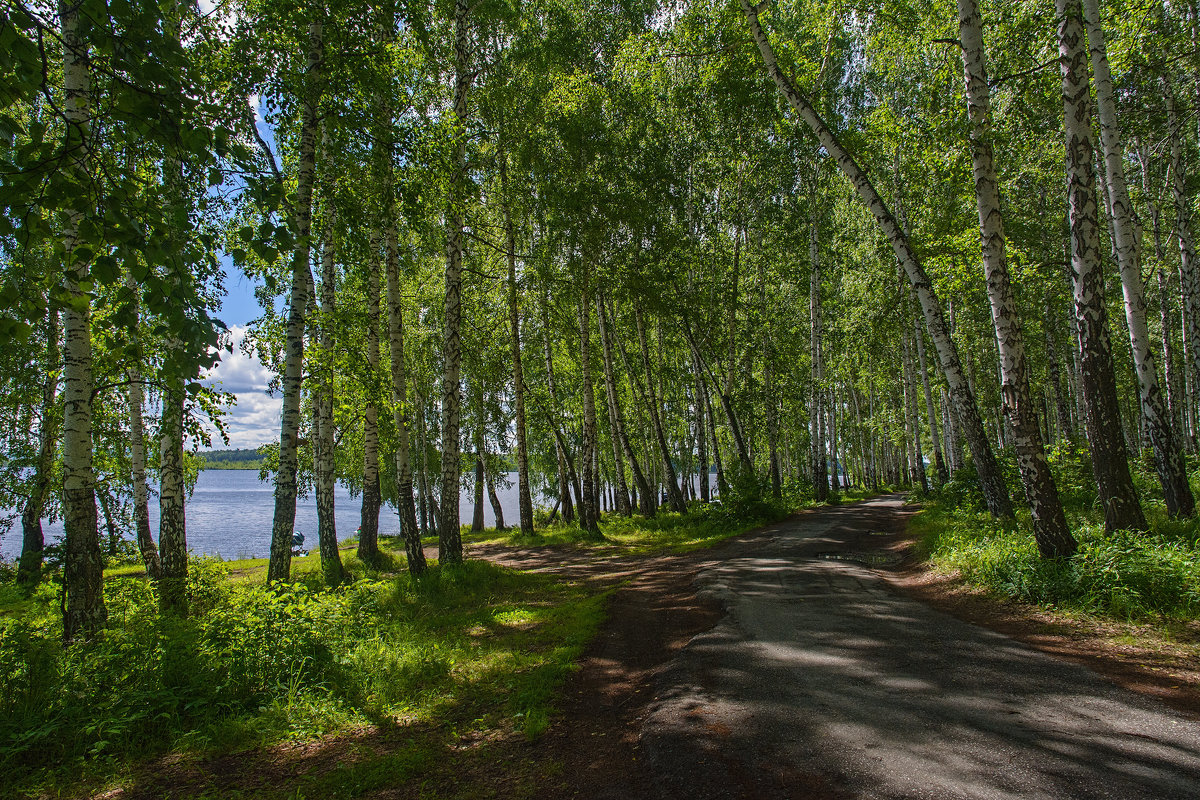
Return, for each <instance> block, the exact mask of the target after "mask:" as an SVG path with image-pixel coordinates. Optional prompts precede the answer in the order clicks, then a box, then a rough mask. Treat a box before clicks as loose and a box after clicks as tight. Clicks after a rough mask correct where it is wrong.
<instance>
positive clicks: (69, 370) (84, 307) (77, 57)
mask: <svg viewBox="0 0 1200 800" xmlns="http://www.w3.org/2000/svg"><path fill="white" fill-rule="evenodd" d="M58 15H59V24H60V26H61V33H62V48H63V50H62V53H63V108H62V110H63V116H64V117H65V118H66V123H67V124H66V137H67V142H68V145H69V149H70V150H73V151H74V152H75V153H76V155H75V157H74V158H73V159H71V161H70V162H69V163H68V165H67V168H68V169H70V170H72V171H73V172H75V173H77V174H78V177H79V179H80V181H81V182H82V181H84V180H86V179H87V171H88V168H89V161H90V158H91V154H90V150H89V145H88V142H89V136H90V128H91V115H92V111H91V105H90V95H91V89H92V75H91V66H90V63H89V60H88V58H89V57H88V48H87V45H86V44H85V43H84V40H83V37H82V36H81V35H80V18H79V15H80V9H79V5H78V4H76V3H72V2H70V0H60V1H59V5H58ZM84 218H85V212H84V210H83V209H81V208H71V209H68V210H67V213H66V219H65V221H64V223H63V232H62V243H63V253H64V255H65V257H66V268H65V270H64V276H63V282H64V286H63V288H64V289H65V290H66V293H67V296H68V299H69V302H68V303H67V305H66V307H65V308H64V310H63V370H62V380H63V445H62V446H63V452H62V481H63V488H62V505H63V533H64V540H65V549H66V553H65V556H64V559H63V586H64V588H65V590H66V595H67V598H66V613H65V615H64V618H63V639H64V640H65V641H67V642H68V643H69V642H72V641H75V640H76V639H80V638H82V639H89V638H91V637H92V636H94V635H95V634H96V633H97V632H98V631H99V630H100V629H101V628H102V627H104V623H105V621H106V620H107V619H108V612H107V610H106V609H105V607H104V556H103V555H102V554H101V552H100V534H99V530H98V528H97V525H98V520H97V516H96V475H95V472H94V470H93V466H92V390H93V389H94V387H95V379H94V376H93V373H92V303H91V298H90V297H89V296H88V294H87V293H86V292H85V291H84V290H83V289H82V288H81V286H80V285H81V284H83V283H85V282H87V280H88V266H89V265H88V262H87V261H86V260H85V259H84V258H83V257H81V255H79V254H77V252H76V250H77V248H78V247H79V246H80V241H79V227H80V224H81V223H82V222H83V220H84Z"/></svg>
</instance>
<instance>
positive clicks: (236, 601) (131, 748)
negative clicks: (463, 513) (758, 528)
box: [0, 559, 603, 795]
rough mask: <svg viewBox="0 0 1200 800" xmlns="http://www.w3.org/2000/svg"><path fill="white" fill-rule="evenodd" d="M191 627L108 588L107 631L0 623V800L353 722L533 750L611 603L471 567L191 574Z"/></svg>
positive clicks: (44, 610) (148, 601) (120, 585)
mask: <svg viewBox="0 0 1200 800" xmlns="http://www.w3.org/2000/svg"><path fill="white" fill-rule="evenodd" d="M189 588H190V594H191V601H192V608H193V614H192V616H191V617H189V618H187V619H178V618H173V617H164V616H160V615H159V613H158V611H157V605H156V602H155V599H154V597H153V595H152V592H151V588H150V586H149V585H148V584H146V583H145V582H143V581H141V580H130V579H110V580H108V581H107V583H106V594H107V602H108V608H109V614H110V624H109V627H108V628H107V629H106V630H105V631H104V632H103V634H102V635H101V636H100V637H99V638H98V639H97V640H96V641H94V642H91V643H89V644H81V645H76V646H72V647H69V648H64V647H63V646H62V644H61V622H60V621H59V619H58V615H57V613H56V610H57V609H56V605H57V599H56V598H55V596H54V593H53V592H48V593H45V594H47V595H48V596H45V597H42V598H41V601H40V602H38V598H37V597H35V599H34V601H35V604H34V607H33V608H32V609H31V610H29V611H27V613H24V614H21V615H20V616H8V617H5V618H0V773H2V774H4V776H5V781H4V788H3V789H0V793H3V794H9V793H12V794H14V795H16V794H17V793H18V792H23V793H29V792H35V791H36V792H41V793H48V794H50V795H55V794H59V793H64V792H65V793H68V794H70V793H73V792H75V791H77V790H78V787H79V785H80V781H83V782H84V783H85V784H87V783H94V782H96V781H103V780H104V779H105V776H111V775H115V774H117V773H118V772H119V771H120V770H121V769H124V768H127V767H128V765H129V763H130V762H132V761H136V760H139V759H144V758H146V757H150V756H154V755H156V754H162V753H165V752H169V751H181V752H184V753H188V752H194V753H209V752H226V751H230V750H236V749H239V748H243V747H251V746H256V745H268V744H271V743H274V742H278V741H282V740H289V739H297V740H303V739H312V738H317V737H320V736H322V735H325V734H327V733H330V732H336V731H339V730H346V729H349V728H352V727H356V726H362V725H372V724H389V723H394V722H407V723H416V724H417V725H418V727H419V725H420V723H425V722H430V721H432V720H435V719H436V720H446V719H455V718H462V719H465V720H466V723H465V724H466V725H467V726H468V727H470V726H471V725H475V726H477V727H479V726H483V727H501V728H503V727H508V728H509V729H513V728H515V729H517V730H519V731H522V732H523V733H524V734H525V735H526V736H528V737H530V738H536V737H537V736H538V735H540V734H541V733H542V731H543V730H544V729H545V727H546V725H547V720H548V715H549V705H550V703H551V702H552V699H553V693H554V690H555V688H556V686H557V685H558V684H559V683H560V682H561V680H562V679H563V678H564V677H565V675H566V674H567V672H568V671H569V670H570V669H572V664H573V662H574V661H575V660H576V659H577V658H578V656H579V654H580V653H581V652H582V648H583V647H584V645H585V644H586V642H587V641H588V640H589V639H590V637H591V636H592V634H593V632H594V631H595V629H596V627H597V626H598V624H599V621H600V619H601V616H602V600H603V598H602V597H601V596H599V595H596V594H594V593H593V594H591V595H589V594H588V593H587V592H586V591H585V590H583V589H581V588H577V587H571V586H567V585H564V584H560V583H557V582H555V581H554V580H553V579H551V578H549V577H546V576H541V575H536V574H529V573H518V572H514V571H511V570H506V569H503V568H500V567H497V566H494V565H491V564H488V563H486V562H480V561H469V562H467V563H466V564H465V565H463V566H462V567H461V568H458V569H455V570H454V571H448V570H447V571H442V570H440V569H439V568H438V567H434V568H433V569H432V570H431V571H430V573H429V575H428V576H427V577H426V578H424V579H422V580H421V581H419V582H416V583H414V582H412V581H411V580H409V579H408V577H407V576H403V575H402V576H398V577H388V578H381V579H362V580H359V581H357V582H355V583H353V584H351V585H349V586H346V587H343V588H340V589H336V590H324V589H319V588H314V587H312V586H309V585H307V584H306V583H304V582H299V583H295V584H291V585H287V586H283V587H278V588H268V587H266V586H262V585H246V584H242V583H237V582H233V581H230V580H228V578H227V570H226V568H225V567H224V566H223V565H221V564H220V563H219V562H215V561H211V560H207V559H199V560H196V561H194V562H193V564H192V569H191V577H190V587H189Z"/></svg>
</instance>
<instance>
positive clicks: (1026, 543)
mask: <svg viewBox="0 0 1200 800" xmlns="http://www.w3.org/2000/svg"><path fill="white" fill-rule="evenodd" d="M918 526H919V527H920V528H921V529H923V530H924V531H925V539H924V546H925V548H926V549H927V551H928V552H929V555H930V559H931V561H932V562H933V563H934V564H935V565H937V566H938V567H940V568H942V569H948V570H957V571H958V572H960V573H961V574H962V576H963V578H964V579H966V580H967V581H968V582H969V583H972V584H975V585H978V586H982V587H986V588H988V589H991V590H993V591H996V592H998V593H1000V594H1003V595H1005V596H1008V597H1012V598H1014V599H1018V600H1022V601H1026V602H1031V603H1037V604H1039V605H1048V606H1058V607H1062V608H1066V609H1074V610H1079V611H1087V612H1090V613H1095V614H1101V615H1106V616H1112V617H1121V618H1132V619H1136V618H1144V617H1153V616H1158V617H1175V618H1184V619H1191V618H1195V617H1196V616H1197V615H1200V551H1198V549H1197V546H1196V536H1195V529H1196V524H1195V523H1194V522H1187V523H1184V522H1172V523H1170V524H1164V525H1162V528H1163V529H1162V530H1155V531H1154V532H1152V533H1136V532H1129V531H1118V532H1117V533H1116V534H1114V535H1112V536H1108V535H1106V534H1105V533H1104V529H1103V527H1102V526H1101V525H1087V526H1084V527H1081V528H1079V529H1077V530H1076V532H1075V533H1076V538H1077V539H1078V540H1079V550H1078V552H1077V553H1076V554H1075V555H1074V556H1072V557H1071V558H1069V559H1057V560H1052V559H1043V558H1041V557H1039V555H1038V551H1037V546H1036V544H1035V543H1034V539H1033V535H1032V534H1031V533H1030V532H1029V531H1028V530H1026V529H1024V528H1015V529H1014V528H1012V527H1011V526H1010V527H1009V528H1008V529H1006V528H1005V527H1004V526H1001V525H1000V524H999V523H997V522H996V521H995V520H993V519H992V518H991V517H989V516H988V515H986V514H983V513H980V512H969V511H962V510H950V509H946V508H945V507H944V506H940V507H936V508H934V509H931V510H929V511H926V512H925V513H924V514H922V515H921V519H920V521H919V523H918Z"/></svg>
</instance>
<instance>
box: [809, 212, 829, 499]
mask: <svg viewBox="0 0 1200 800" xmlns="http://www.w3.org/2000/svg"><path fill="white" fill-rule="evenodd" d="M808 263H809V275H808V319H809V329H808V331H809V361H810V362H811V364H812V380H811V383H810V387H809V393H808V397H809V402H808V419H809V442H810V447H809V451H810V453H809V460H810V461H811V462H812V482H813V497H814V499H815V500H816V501H817V502H818V503H824V502H825V501H826V500H827V499H828V498H829V473H828V467H827V463H828V462H827V460H826V457H825V409H824V404H823V403H822V391H823V386H824V383H825V367H824V355H823V354H822V349H821V340H822V337H823V335H824V333H823V331H822V325H823V319H822V316H821V262H820V250H819V248H818V246H817V219H816V216H815V215H814V216H813V219H812V224H811V225H810V226H809V229H808Z"/></svg>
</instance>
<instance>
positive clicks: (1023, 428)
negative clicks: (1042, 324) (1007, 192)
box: [958, 0, 1077, 558]
mask: <svg viewBox="0 0 1200 800" xmlns="http://www.w3.org/2000/svg"><path fill="white" fill-rule="evenodd" d="M958 14H959V21H958V22H959V36H960V41H961V44H962V52H963V74H964V78H965V81H966V94H967V116H968V117H969V118H970V122H971V129H970V130H971V134H970V135H971V163H972V169H973V172H974V176H975V199H976V201H977V205H978V209H979V241H980V245H981V247H982V249H983V268H984V273H985V276H986V278H987V293H988V301H989V303H990V305H991V309H992V325H993V326H994V327H995V330H996V345H997V347H998V349H999V352H1000V379H1001V386H1000V395H1001V397H1002V402H1003V412H1004V415H1005V416H1006V417H1007V418H1008V423H1009V427H1010V428H1011V430H1012V436H1013V444H1014V446H1015V449H1016V452H1017V468H1018V470H1019V471H1020V473H1021V486H1022V487H1023V488H1024V490H1025V499H1026V500H1027V501H1028V503H1029V509H1030V512H1031V513H1032V515H1033V535H1034V538H1035V539H1036V540H1037V545H1038V551H1039V552H1040V553H1041V555H1042V557H1043V558H1061V557H1067V556H1070V555H1071V554H1072V553H1074V552H1075V550H1076V547H1077V545H1076V542H1075V538H1074V537H1073V536H1072V535H1071V530H1070V528H1068V527H1067V518H1066V515H1065V514H1064V513H1063V507H1062V501H1061V500H1060V499H1059V496H1058V487H1057V486H1055V484H1054V476H1053V475H1052V474H1051V473H1050V465H1049V463H1048V462H1047V461H1046V450H1045V444H1044V443H1043V441H1042V432H1041V428H1040V427H1039V426H1038V418H1037V406H1036V405H1035V404H1034V401H1033V395H1032V393H1031V392H1030V390H1029V362H1028V360H1027V358H1026V355H1025V334H1024V331H1023V330H1022V328H1021V318H1020V314H1019V313H1018V311H1017V302H1016V297H1015V296H1014V294H1013V287H1012V280H1011V278H1010V277H1009V272H1008V263H1007V257H1006V253H1005V250H1006V242H1005V235H1004V217H1003V215H1002V214H1001V211H1000V189H999V181H998V179H997V177H996V167H995V161H994V160H993V155H992V141H991V133H990V126H991V119H990V113H991V95H990V92H989V90H988V82H987V60H986V54H985V52H984V49H983V23H982V21H981V20H980V18H979V7H978V5H977V4H976V0H958Z"/></svg>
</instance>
